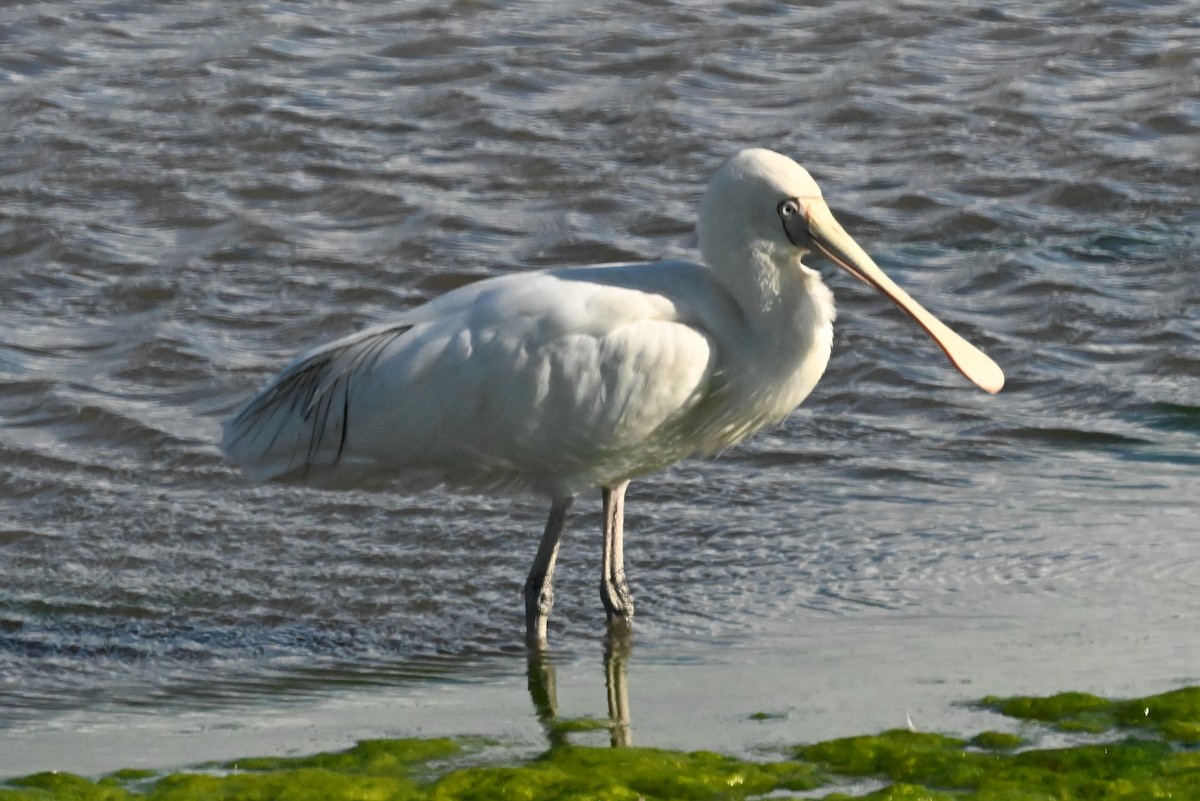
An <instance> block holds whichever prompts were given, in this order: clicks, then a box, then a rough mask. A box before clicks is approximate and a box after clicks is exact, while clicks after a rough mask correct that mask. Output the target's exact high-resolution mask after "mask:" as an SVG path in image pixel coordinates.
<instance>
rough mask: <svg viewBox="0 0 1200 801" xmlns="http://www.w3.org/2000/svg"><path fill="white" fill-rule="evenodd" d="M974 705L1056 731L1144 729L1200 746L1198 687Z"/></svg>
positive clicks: (989, 699) (1064, 695)
mask: <svg viewBox="0 0 1200 801" xmlns="http://www.w3.org/2000/svg"><path fill="white" fill-rule="evenodd" d="M979 703H980V706H983V707H985V708H987V709H992V710H995V711H997V712H999V713H1000V714H1002V715H1007V716H1008V717H1012V718H1019V719H1021V720H1033V721H1038V722H1040V723H1048V724H1050V725H1052V726H1053V727H1054V728H1056V729H1059V730H1060V731H1078V732H1089V733H1093V734H1098V733H1102V732H1106V731H1110V730H1112V729H1146V730H1150V731H1152V732H1154V733H1156V734H1158V735H1159V736H1160V737H1163V738H1165V739H1167V740H1171V741H1174V742H1178V743H1187V744H1200V687H1185V688H1183V689H1180V690H1174V691H1172V692H1167V693H1161V694H1159V695H1148V696H1145V697H1142V698H1132V699H1129V700H1126V701H1110V700H1108V699H1105V698H1100V697H1099V696H1095V695H1088V694H1087V693H1073V692H1068V693H1059V694H1058V695H1052V696H1049V697H1045V698H1038V697H1030V696H1016V697H1011V698H998V697H996V696H988V697H987V698H984V699H983V700H981V701H980V702H979Z"/></svg>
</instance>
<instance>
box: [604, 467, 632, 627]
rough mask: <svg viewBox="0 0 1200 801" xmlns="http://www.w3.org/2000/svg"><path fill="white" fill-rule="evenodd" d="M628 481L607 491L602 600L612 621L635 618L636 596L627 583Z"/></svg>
mask: <svg viewBox="0 0 1200 801" xmlns="http://www.w3.org/2000/svg"><path fill="white" fill-rule="evenodd" d="M628 487H629V482H628V481H622V482H621V483H620V484H617V485H616V486H615V487H605V488H604V557H603V562H602V565H601V571H602V575H601V577H600V600H602V601H603V602H604V610H605V611H606V612H608V620H609V622H610V623H612V622H617V621H621V622H628V621H629V619H630V618H632V617H633V595H632V594H630V592H629V585H628V584H626V583H625V490H626V488H628Z"/></svg>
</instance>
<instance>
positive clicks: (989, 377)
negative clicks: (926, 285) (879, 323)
mask: <svg viewBox="0 0 1200 801" xmlns="http://www.w3.org/2000/svg"><path fill="white" fill-rule="evenodd" d="M804 213H805V217H806V218H807V220H808V232H809V236H810V237H811V239H812V243H813V245H814V246H816V248H817V249H818V250H820V251H821V252H822V253H824V254H825V255H826V256H827V257H828V258H829V259H830V260H831V261H833V263H834V264H837V265H838V266H839V267H841V268H842V269H843V270H845V271H846V272H848V273H850V274H851V275H853V276H854V277H855V278H858V279H859V280H861V281H863V282H864V283H866V284H869V285H870V286H873V287H875V289H877V290H879V291H880V292H882V293H883V294H884V295H886V296H888V297H889V298H891V300H892V302H893V303H895V304H896V305H897V306H899V307H900V308H901V309H903V310H904V311H905V312H906V313H907V314H908V316H909V317H912V318H913V319H914V320H916V321H917V324H918V325H920V326H921V327H922V328H924V329H925V333H927V334H929V336H931V337H933V341H934V342H936V343H937V344H938V346H939V347H940V348H941V349H942V350H943V351H945V353H946V356H948V357H949V359H950V362H951V364H953V365H954V366H955V367H957V368H958V371H959V372H960V373H962V374H963V375H965V376H966V377H967V378H969V379H970V380H971V381H973V382H975V384H977V385H978V386H979V387H980V388H981V389H983V390H986V391H987V392H990V393H992V394H995V393H997V392H999V391H1000V388H1001V387H1003V386H1004V372H1003V371H1002V370H1001V369H1000V366H999V365H997V364H996V363H995V362H994V361H992V359H991V358H990V357H989V356H988V355H987V354H986V353H984V352H983V351H981V350H980V349H979V348H977V347H975V346H974V345H972V344H971V343H970V342H968V341H967V340H965V339H963V338H962V337H961V336H959V335H958V334H956V333H955V332H954V331H953V330H952V329H951V328H950V327H949V326H948V325H946V324H945V323H943V322H942V321H941V320H939V319H938V318H937V317H934V316H933V314H931V313H930V312H929V311H928V310H926V309H925V307H924V306H922V305H921V304H920V303H917V302H916V301H915V300H913V299H912V297H911V296H910V295H909V294H908V293H907V292H905V291H904V290H903V289H901V288H900V287H899V286H897V285H896V283H895V282H894V281H892V279H890V278H888V277H887V274H886V273H884V271H883V270H881V269H879V266H878V265H877V264H875V262H874V261H873V260H872V259H871V257H870V256H868V255H867V253H866V251H864V250H863V249H862V248H861V247H859V245H858V243H857V242H855V241H854V239H852V238H851V236H850V234H848V233H846V230H845V229H844V228H842V226H841V224H840V223H839V222H838V221H837V219H836V218H834V216H833V213H832V212H831V211H830V210H829V206H828V205H826V203H825V201H824V200H822V199H821V198H805V199H804Z"/></svg>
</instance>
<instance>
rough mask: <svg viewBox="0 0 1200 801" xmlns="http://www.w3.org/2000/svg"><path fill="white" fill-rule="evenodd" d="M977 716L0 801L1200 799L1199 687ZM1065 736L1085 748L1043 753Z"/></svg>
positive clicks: (64, 783) (1008, 704) (34, 781)
mask: <svg viewBox="0 0 1200 801" xmlns="http://www.w3.org/2000/svg"><path fill="white" fill-rule="evenodd" d="M976 705H977V706H978V707H979V708H982V709H988V710H992V711H994V712H996V713H998V715H1002V716H1004V717H1005V718H1007V719H1009V720H1010V722H1012V721H1014V720H1015V721H1018V722H1019V725H1018V730H1019V733H1014V732H1011V731H984V732H980V733H978V734H977V735H975V736H974V737H972V738H970V739H961V738H956V737H950V736H945V735H941V734H936V733H931V732H919V731H910V730H907V729H897V730H891V731H886V732H883V733H881V734H875V735H862V736H855V737H843V738H838V739H833V740H828V741H825V742H819V743H815V744H807V745H796V746H793V747H790V748H782V749H778V750H775V751H773V752H770V753H765V752H764V753H763V754H762V755H761V757H762V758H761V759H743V758H735V757H730V756H723V755H720V754H716V753H712V752H708V751H691V752H685V751H672V750H664V749H654V748H635V747H626V746H620V745H619V742H620V739H621V727H622V725H623V721H621V720H620V719H619V718H614V719H609V720H606V721H579V720H558V719H553V718H551V717H547V718H545V719H544V721H543V722H544V724H545V726H546V728H547V734H548V736H549V741H550V743H551V745H550V747H549V748H548V749H546V750H545V752H544V753H542V754H540V755H537V756H534V757H514V756H513V754H512V753H511V752H508V751H506V748H505V746H504V744H503V743H501V742H496V741H488V740H482V739H473V738H430V739H397V740H370V741H364V742H361V743H359V744H358V745H356V746H355V747H353V748H351V749H349V750H346V751H341V752H337V753H323V754H317V755H315V756H307V757H298V758H297V757H269V758H247V759H239V760H236V761H232V762H223V763H212V764H205V765H200V766H197V767H196V768H194V769H191V770H184V771H180V772H176V773H165V774H161V773H157V772H154V771H144V770H126V771H118V772H116V773H112V774H109V775H106V776H103V777H100V778H96V779H90V778H84V777H81V776H77V775H74V774H72V773H70V772H67V770H68V769H69V767H70V766H68V765H64V766H63V768H64V770H63V771H59V772H43V773H37V774H34V775H31V776H25V777H22V778H17V779H12V780H9V781H8V782H6V783H3V784H0V801H58V800H60V799H61V800H62V801H67V800H68V799H69V800H71V801H90V800H91V799H95V800H96V801H126V800H128V801H136V800H137V799H146V800H147V801H154V800H160V799H161V800H163V801H166V800H169V801H198V800H199V799H264V800H265V799H314V800H316V799H323V800H327V801H338V800H339V799H379V800H380V801H383V800H384V799H397V801H400V800H406V799H413V800H414V801H416V800H418V799H447V800H449V799H542V798H546V799H557V798H574V799H614V800H616V799H630V801H633V800H634V799H647V800H649V799H741V798H759V797H771V798H826V799H847V798H870V799H997V800H999V799H1004V800H1005V801H1018V800H1019V799H1066V800H1069V799H1149V798H1176V799H1189V798H1200V687H1189V688H1184V689H1180V690H1176V691H1172V692H1167V693H1162V694H1158V695H1152V696H1146V697H1141V698H1133V699H1125V700H1110V699H1104V698H1099V697H1097V696H1094V695H1088V694H1085V693H1061V694H1058V695H1054V696H1046V697H1024V696H1023V697H1007V698H1001V697H995V696H989V697H985V698H982V699H980V700H979V701H978V702H977V704H976ZM543 711H545V712H547V713H548V712H550V711H551V710H549V709H548V708H547V709H544V710H543ZM997 719H998V720H1001V719H1003V718H999V717H998V718H997ZM597 726H599V727H604V728H609V729H610V730H611V731H612V738H613V742H614V743H615V744H617V746H618V747H597V746H581V745H577V744H575V743H574V742H573V741H572V737H573V733H574V732H575V731H577V730H579V729H581V728H594V727H597ZM1064 732H1067V733H1072V734H1073V736H1074V737H1075V738H1076V740H1077V741H1076V742H1074V743H1073V744H1069V745H1064V746H1056V747H1046V746H1045V745H1044V744H1042V741H1043V740H1044V739H1047V738H1050V737H1051V735H1052V734H1061V733H1064Z"/></svg>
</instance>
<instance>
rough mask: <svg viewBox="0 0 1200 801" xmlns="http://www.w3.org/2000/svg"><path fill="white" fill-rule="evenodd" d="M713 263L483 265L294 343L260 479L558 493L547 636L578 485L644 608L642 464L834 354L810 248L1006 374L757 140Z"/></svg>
mask: <svg viewBox="0 0 1200 801" xmlns="http://www.w3.org/2000/svg"><path fill="white" fill-rule="evenodd" d="M699 234H700V250H701V252H702V254H703V256H704V265H700V264H691V263H688V262H682V261H661V262H654V263H650V264H617V265H604V266H593V267H569V268H562V269H551V270H541V271H537V272H530V273H523V274H518V275H506V276H500V277H497V278H490V279H487V280H484V281H480V282H478V283H474V284H470V285H468V286H465V287H462V288H460V289H456V290H454V291H452V292H449V293H447V294H445V295H443V296H441V297H439V298H436V299H434V300H432V301H430V302H429V303H426V304H424V305H423V306H419V307H417V308H414V309H412V310H410V311H407V312H405V313H403V314H401V315H400V316H399V317H397V318H396V319H395V320H394V321H392V322H390V323H387V324H384V325H377V326H374V327H372V328H368V329H366V330H363V331H360V332H359V333H357V334H352V335H350V336H348V337H345V338H344V339H340V340H338V341H336V342H333V343H331V344H328V345H325V346H323V347H319V348H317V349H315V350H312V351H309V352H308V353H306V354H304V355H302V356H300V357H299V358H297V359H296V360H295V361H294V362H292V364H291V365H290V366H288V367H287V368H286V369H285V370H284V371H283V372H282V373H281V374H280V375H279V376H278V377H277V378H275V380H274V381H272V382H271V383H270V385H268V386H267V387H266V389H264V390H263V391H262V393H261V394H260V395H259V396H258V397H256V398H254V399H253V400H252V401H250V403H249V404H247V406H246V407H245V408H244V409H242V411H241V412H240V413H239V414H238V415H237V416H236V417H234V418H233V419H232V420H231V421H229V422H228V423H227V424H226V431H225V439H224V443H223V447H224V449H225V452H226V454H228V456H229V457H230V458H231V459H232V460H233V461H235V462H237V463H239V464H241V465H243V466H244V467H245V468H246V470H247V472H248V473H249V474H250V475H251V476H252V477H254V478H257V479H272V478H274V479H291V480H299V481H304V482H308V483H313V484H317V485H323V486H362V485H366V484H378V483H380V482H388V483H390V482H396V483H397V484H398V485H399V486H402V487H404V486H407V487H414V486H428V485H431V484H448V485H452V486H456V487H461V488H465V489H472V490H482V491H489V492H535V493H542V494H544V495H547V496H549V497H550V499H551V505H550V519H549V521H548V522H547V523H546V529H545V532H544V533H543V535H542V540H541V544H540V546H539V547H538V552H537V556H536V558H535V559H534V563H533V568H532V570H531V571H530V573H529V578H528V580H527V581H526V583H525V624H526V634H527V637H528V640H529V642H530V643H531V644H533V645H540V644H542V643H544V642H545V638H546V619H547V617H548V615H549V613H550V608H551V606H552V604H553V600H554V595H553V588H552V582H553V573H554V563H555V559H556V557H557V554H558V546H559V541H560V538H561V536H562V532H563V525H564V523H565V521H566V517H567V512H568V511H569V509H570V507H571V502H572V499H573V498H574V497H575V495H577V494H578V493H580V492H582V491H584V490H589V489H592V488H596V487H599V488H600V490H601V491H602V493H603V500H604V543H603V566H602V567H603V572H602V577H601V584H600V590H601V597H602V599H603V601H604V607H605V609H606V611H607V613H608V617H609V619H610V620H621V619H628V618H630V617H631V616H632V615H633V600H632V598H631V596H630V594H629V589H628V587H627V585H626V582H625V568H624V559H623V547H622V521H623V517H624V512H623V503H624V496H625V489H626V487H627V486H628V485H629V481H630V479H632V478H635V477H637V476H642V475H646V474H647V473H652V472H654V471H656V470H659V469H661V468H663V467H665V466H666V465H669V464H671V463H673V462H676V461H678V460H680V459H684V458H686V457H689V456H695V455H707V454H712V453H715V452H717V451H720V450H722V449H724V448H728V447H729V446H731V445H733V444H735V443H738V442H741V441H742V440H743V439H745V438H746V437H748V436H750V435H751V434H753V433H754V432H755V431H757V430H758V429H760V428H762V427H763V426H766V425H770V424H773V423H778V422H779V421H781V420H782V419H783V418H784V417H786V416H787V415H788V413H789V412H791V411H792V410H793V409H795V408H796V406H798V405H799V404H800V402H801V401H803V400H804V398H805V397H806V396H807V395H808V393H809V392H810V391H811V390H812V388H813V386H814V385H815V384H816V383H817V379H819V378H820V377H821V374H822V373H823V372H824V371H825V365H826V363H827V362H828V361H829V351H830V344H831V342H832V340H833V319H834V308H833V296H832V294H831V293H830V291H829V290H828V289H827V288H826V286H825V284H823V283H822V282H821V278H820V276H819V275H818V274H817V273H816V272H815V271H813V270H811V269H809V268H808V267H806V266H805V265H804V264H802V263H801V257H803V256H805V255H806V254H808V253H810V252H812V251H814V250H816V251H820V252H821V253H823V254H824V255H825V256H827V257H828V258H830V259H831V260H832V261H833V262H835V263H836V264H838V265H839V266H841V267H842V268H843V269H845V270H846V271H847V272H849V273H850V274H851V275H853V276H855V277H856V278H859V279H861V280H862V281H865V282H866V283H867V284H870V285H871V286H873V287H875V288H876V289H878V290H879V291H881V292H883V293H884V294H885V295H887V296H888V297H889V298H891V299H892V300H893V301H894V302H895V303H896V304H897V305H899V306H900V308H902V309H903V310H904V311H905V312H907V313H908V314H909V315H910V316H911V317H912V318H913V319H914V320H916V321H917V323H918V324H920V326H921V327H922V328H924V329H925V331H926V332H927V333H928V334H929V335H930V336H931V337H933V339H934V341H936V342H937V344H938V345H939V346H941V348H942V350H943V351H945V353H946V355H947V356H948V357H949V358H950V361H951V362H952V363H953V364H954V366H955V367H957V368H958V369H959V370H960V371H961V372H962V373H963V375H965V376H966V377H967V378H969V379H970V380H972V381H974V382H975V383H976V384H978V385H979V386H980V387H982V388H983V389H985V390H987V391H988V392H998V391H999V390H1000V388H1001V386H1002V385H1003V384H1004V374H1003V373H1002V372H1001V371H1000V368H999V367H998V366H997V365H996V364H995V362H993V361H992V360H991V359H990V358H988V357H987V356H986V355H984V354H983V353H982V352H981V351H979V350H978V349H976V348H975V347H974V346H973V345H971V344H970V343H968V342H967V341H966V340H964V339H963V338H962V337H960V336H959V335H958V334H956V333H954V332H953V331H951V330H950V329H949V328H948V327H946V326H945V325H944V324H943V323H942V322H941V321H939V320H938V319H937V318H936V317H934V316H933V315H932V314H930V313H929V312H928V311H926V310H925V309H923V308H922V307H921V306H920V305H918V304H917V302H916V301H914V300H913V299H912V298H911V297H909V296H908V294H907V293H905V292H904V290H902V289H900V288H899V287H898V286H896V285H895V284H894V283H893V282H892V281H891V279H889V278H888V277H887V276H886V275H884V273H883V272H882V271H881V270H880V269H879V267H878V266H876V264H875V262H874V261H872V260H871V258H870V257H869V256H868V255H867V254H866V253H865V252H864V251H863V249H862V248H860V247H859V246H858V245H857V244H856V243H855V242H854V240H853V239H851V238H850V236H849V234H847V233H846V232H845V230H843V228H842V227H841V225H839V224H838V222H837V220H835V219H834V217H833V215H832V214H831V213H830V211H829V207H828V206H827V205H826V204H825V201H824V200H823V199H822V197H821V190H820V189H819V188H818V187H817V184H816V182H815V181H813V179H812V177H811V176H809V174H808V173H807V172H806V171H805V170H804V169H803V168H802V167H801V166H800V165H799V164H797V163H796V162H794V161H792V160H791V159H790V158H787V157H786V156H782V155H780V154H778V153H774V152H771V151H769V150H762V149H752V150H743V151H742V152H740V153H738V154H737V155H735V156H734V157H733V158H731V159H729V161H727V162H726V163H725V164H724V165H723V166H722V167H721V169H720V170H719V171H718V172H717V174H716V176H715V177H714V178H713V180H712V182H711V183H710V184H709V186H708V189H707V191H706V192H705V194H704V199H703V201H702V203H701V206H700V221H699Z"/></svg>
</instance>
